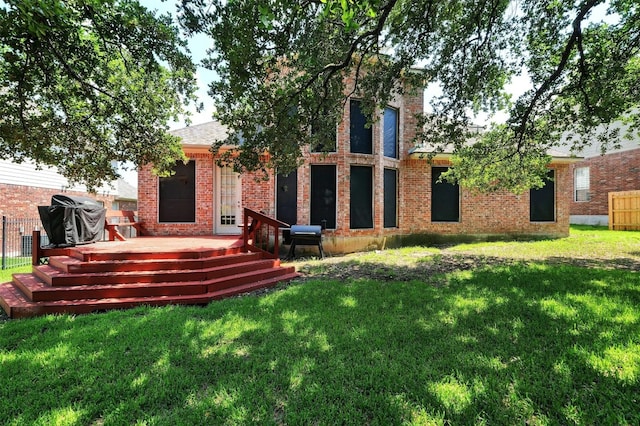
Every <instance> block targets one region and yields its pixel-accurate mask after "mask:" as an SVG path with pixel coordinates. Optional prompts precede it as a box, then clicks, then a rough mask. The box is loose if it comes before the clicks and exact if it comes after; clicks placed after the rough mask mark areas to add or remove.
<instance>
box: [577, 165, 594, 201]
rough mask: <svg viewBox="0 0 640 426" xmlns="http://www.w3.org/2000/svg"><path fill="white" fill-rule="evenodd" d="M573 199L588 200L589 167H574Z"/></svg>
mask: <svg viewBox="0 0 640 426" xmlns="http://www.w3.org/2000/svg"><path fill="white" fill-rule="evenodd" d="M573 186H574V188H575V189H574V196H573V200H574V201H589V200H590V199H591V196H590V194H589V167H576V169H575V170H574V173H573Z"/></svg>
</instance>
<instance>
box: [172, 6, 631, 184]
mask: <svg viewBox="0 0 640 426" xmlns="http://www.w3.org/2000/svg"><path fill="white" fill-rule="evenodd" d="M638 9H639V6H638V4H637V2H635V1H633V0H620V1H615V0H612V1H609V2H607V3H605V2H604V1H601V0H582V1H564V0H559V1H553V2H549V1H547V0H532V1H526V2H515V1H508V0H483V1H477V0H476V1H472V0H451V1H446V2H444V1H437V0H418V1H416V0H365V1H357V2H356V1H352V0H322V1H314V0H303V1H299V0H295V1H294V0H275V1H273V0H272V1H265V0H258V1H248V0H213V1H203V0H183V1H182V2H181V6H180V11H181V18H182V24H183V25H184V27H185V28H187V29H188V30H189V31H192V32H203V33H206V34H208V35H209V36H210V37H211V38H212V41H213V48H212V49H211V51H210V55H209V58H208V60H207V61H206V65H207V66H208V67H209V68H211V69H213V70H215V71H216V73H217V75H218V76H219V79H218V80H216V81H214V82H213V83H212V84H211V85H210V94H211V95H212V96H213V98H214V100H215V103H216V107H217V115H218V118H219V119H220V120H221V121H222V122H223V123H224V124H226V125H228V126H229V127H230V128H232V129H234V130H235V133H233V134H232V135H231V136H230V137H229V139H228V140H227V141H221V142H220V143H219V144H217V145H216V146H215V147H214V149H215V148H220V147H221V146H222V142H226V143H232V144H235V145H240V144H241V145H242V146H241V147H239V148H241V149H239V153H240V155H239V156H238V157H236V158H235V159H232V158H231V157H228V158H227V160H230V161H231V160H233V161H234V164H235V165H236V167H237V168H238V169H240V170H259V169H266V168H271V167H275V168H278V169H279V170H281V171H287V170H291V169H293V168H295V167H296V166H297V165H298V164H299V161H300V157H301V153H302V149H303V148H304V146H306V145H312V146H317V145H322V146H332V145H333V144H334V143H335V141H333V140H331V139H330V138H331V137H333V135H335V126H336V124H337V123H338V122H339V120H340V119H341V117H342V108H343V106H344V104H345V99H346V98H348V97H349V96H350V95H352V94H355V95H357V96H359V97H361V98H363V99H364V100H365V105H364V107H365V109H366V110H367V111H369V112H373V111H374V110H375V108H376V107H382V106H384V105H385V104H386V103H387V102H388V100H389V99H390V98H391V97H392V96H393V95H394V94H396V93H400V92H402V91H403V90H406V89H407V88H408V87H414V88H417V89H421V88H422V87H423V86H424V82H429V83H430V84H434V85H437V86H439V87H440V89H441V91H442V94H441V95H440V96H437V97H434V98H433V99H432V100H431V102H430V103H431V106H430V110H431V112H430V114H429V115H425V116H424V117H423V118H422V120H420V123H421V124H424V127H421V128H420V129H419V130H420V135H419V137H418V138H417V139H416V141H414V142H415V143H417V144H420V143H425V144H429V145H433V146H434V147H440V149H442V147H444V146H445V145H449V144H452V145H453V147H454V148H455V153H456V154H457V155H456V157H454V158H455V167H454V171H453V172H452V174H451V176H450V177H451V178H454V179H458V180H459V181H460V182H462V183H463V184H465V185H467V186H471V187H475V188H476V189H480V190H497V189H501V188H506V189H510V190H514V191H518V192H520V191H522V190H524V188H527V187H531V186H540V185H541V184H542V176H543V175H544V169H545V166H546V164H547V162H548V160H549V157H547V154H546V152H547V150H548V148H549V147H551V146H554V145H557V144H558V142H559V141H560V140H561V136H562V135H565V138H567V135H568V139H569V140H570V141H571V143H574V144H575V147H576V148H578V147H580V146H581V145H582V144H584V143H585V142H589V141H591V140H593V139H594V138H595V139H596V140H598V141H600V142H605V148H606V147H607V146H613V145H615V144H616V143H617V142H619V140H620V139H619V138H621V137H624V136H625V134H624V133H625V132H619V131H617V130H616V128H617V127H616V123H617V122H618V121H620V120H626V122H627V123H631V124H634V125H635V126H636V128H635V129H634V127H633V126H631V128H630V129H631V130H632V131H635V132H637V125H638V123H639V120H638V116H637V106H638V99H639V97H638V95H639V93H638V92H639V90H640V66H639V61H640V59H639V52H640V12H639V10H638ZM603 17H606V18H607V19H606V20H604V19H602V18H603ZM346 75H352V76H355V78H356V84H355V87H351V86H346V85H345V79H344V77H345V76H346ZM519 75H523V76H528V77H529V78H530V82H531V85H530V88H529V89H528V90H526V91H524V94H522V95H521V96H520V97H518V98H517V99H512V98H511V96H510V94H509V93H508V91H507V90H506V89H505V88H506V85H507V84H508V83H509V82H510V81H512V80H513V78H514V77H517V76H519ZM400 80H402V81H403V82H404V83H405V84H404V85H398V84H397V82H398V81H400ZM480 112H483V113H489V114H494V113H497V112H503V113H506V114H507V115H508V119H507V121H506V123H503V124H501V125H498V126H495V128H493V129H491V130H490V131H488V132H487V133H486V135H484V137H483V138H481V139H482V140H481V145H479V146H478V147H476V148H469V147H468V146H467V145H468V140H469V135H468V133H467V131H466V130H467V129H468V128H469V125H470V124H471V123H473V121H474V119H475V118H476V114H478V113H480ZM310 129H312V130H313V131H310ZM436 149H437V148H436ZM265 151H266V152H269V153H270V154H271V156H269V159H268V162H265V158H264V157H263V156H262V155H261V154H263V153H264V152H265Z"/></svg>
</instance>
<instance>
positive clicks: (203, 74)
mask: <svg viewBox="0 0 640 426" xmlns="http://www.w3.org/2000/svg"><path fill="white" fill-rule="evenodd" d="M139 1H140V4H142V5H143V6H144V7H146V8H147V9H149V10H156V11H158V12H160V13H161V14H165V13H167V12H170V13H172V14H174V16H175V11H176V0H167V1H162V2H161V1H158V0H139ZM185 38H186V36H185ZM187 40H188V43H189V50H190V51H191V57H192V59H193V62H194V63H196V64H197V65H199V63H200V61H201V60H202V59H203V58H204V57H205V56H206V50H207V48H209V47H210V46H211V42H210V40H209V38H208V37H207V36H204V35H198V36H195V37H190V38H187ZM214 77H215V73H214V72H213V71H210V70H208V69H205V68H204V67H202V66H198V69H197V74H196V78H197V79H198V87H199V90H198V92H197V96H198V101H199V102H202V103H203V104H204V110H203V111H202V112H200V113H197V112H196V111H195V107H194V108H192V109H191V112H192V116H191V125H194V124H202V123H206V122H208V121H211V120H212V118H211V115H212V114H213V110H214V106H213V100H212V99H211V97H210V96H209V95H208V94H207V87H208V84H209V83H210V82H211V81H213V79H214ZM169 126H170V127H171V129H179V128H182V127H185V124H184V122H178V123H170V124H169Z"/></svg>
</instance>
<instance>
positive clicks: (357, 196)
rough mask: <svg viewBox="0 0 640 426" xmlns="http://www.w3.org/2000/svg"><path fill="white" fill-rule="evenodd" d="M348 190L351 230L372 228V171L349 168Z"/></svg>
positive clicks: (361, 167)
mask: <svg viewBox="0 0 640 426" xmlns="http://www.w3.org/2000/svg"><path fill="white" fill-rule="evenodd" d="M350 189H351V193H350V196H351V197H350V199H351V201H350V205H349V212H350V215H349V219H350V220H349V221H350V223H351V229H365V228H373V169H372V168H371V167H365V166H351V179H350Z"/></svg>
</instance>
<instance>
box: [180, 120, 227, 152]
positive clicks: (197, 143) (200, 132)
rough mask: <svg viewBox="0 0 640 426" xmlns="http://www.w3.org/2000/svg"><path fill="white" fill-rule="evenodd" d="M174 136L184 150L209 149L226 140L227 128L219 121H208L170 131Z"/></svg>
mask: <svg viewBox="0 0 640 426" xmlns="http://www.w3.org/2000/svg"><path fill="white" fill-rule="evenodd" d="M169 133H171V134H172V135H174V136H178V137H179V138H180V139H182V141H181V142H182V146H183V147H184V148H185V149H189V148H191V149H194V150H198V149H203V148H205V149H209V148H210V147H211V145H212V144H213V143H214V142H215V141H220V140H223V139H226V138H227V135H228V128H227V126H225V125H223V124H222V123H220V122H219V121H209V122H206V123H202V124H196V125H194V126H188V127H183V128H182V129H176V130H171V131H170V132H169Z"/></svg>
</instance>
